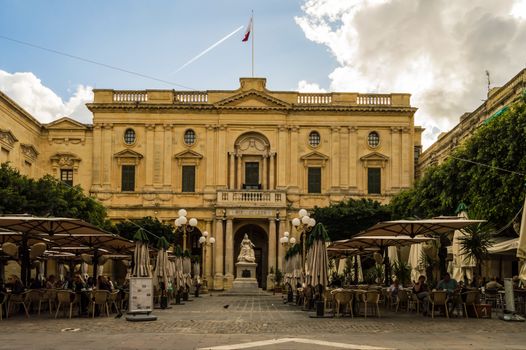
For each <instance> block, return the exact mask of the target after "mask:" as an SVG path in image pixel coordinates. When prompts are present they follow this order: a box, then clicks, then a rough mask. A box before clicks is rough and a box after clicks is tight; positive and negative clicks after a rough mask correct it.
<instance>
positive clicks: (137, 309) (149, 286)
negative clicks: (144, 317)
mask: <svg viewBox="0 0 526 350" xmlns="http://www.w3.org/2000/svg"><path fill="white" fill-rule="evenodd" d="M129 305H130V306H129V312H130V313H149V312H152V311H153V279H152V278H151V277H131V278H130V301H129Z"/></svg>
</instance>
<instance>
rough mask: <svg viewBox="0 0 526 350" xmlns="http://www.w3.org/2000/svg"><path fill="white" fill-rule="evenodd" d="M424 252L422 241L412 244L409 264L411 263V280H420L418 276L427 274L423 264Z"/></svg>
mask: <svg viewBox="0 0 526 350" xmlns="http://www.w3.org/2000/svg"><path fill="white" fill-rule="evenodd" d="M422 253H423V247H422V243H416V244H412V245H411V248H410V250H409V259H408V260H409V261H408V262H409V265H411V281H414V282H416V281H418V277H420V276H421V275H424V276H425V275H426V269H425V267H424V266H422V264H421V259H422V258H421V257H422Z"/></svg>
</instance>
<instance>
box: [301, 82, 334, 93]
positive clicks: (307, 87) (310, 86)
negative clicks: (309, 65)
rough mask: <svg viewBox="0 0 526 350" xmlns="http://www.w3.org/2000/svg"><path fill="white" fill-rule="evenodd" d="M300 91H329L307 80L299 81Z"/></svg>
mask: <svg viewBox="0 0 526 350" xmlns="http://www.w3.org/2000/svg"><path fill="white" fill-rule="evenodd" d="M298 91H299V92H327V90H325V89H323V88H322V87H320V85H318V84H316V83H309V82H308V81H306V80H301V81H300V82H299V83H298Z"/></svg>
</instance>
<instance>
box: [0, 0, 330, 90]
mask: <svg viewBox="0 0 526 350" xmlns="http://www.w3.org/2000/svg"><path fill="white" fill-rule="evenodd" d="M301 4H302V2H301V1H298V0H286V1H283V0H272V1H247V0H244V1H234V0H229V1H151V2H146V1H83V2H80V1H45V2H44V1H7V2H5V3H4V4H3V6H2V11H1V12H0V34H1V35H4V36H7V37H12V38H16V39H19V40H23V41H27V42H30V43H34V44H37V45H41V46H45V47H48V48H53V49H56V50H60V51H64V52H67V53H71V54H74V55H77V56H81V57H84V58H89V59H92V60H95V61H100V62H103V63H106V64H110V65H114V66H118V67H122V68H126V69H129V70H133V71H137V72H141V73H144V74H147V75H151V76H155V77H159V78H162V79H165V80H169V81H173V82H176V83H178V84H181V85H184V86H189V87H192V88H194V89H234V88H236V87H237V85H238V79H239V77H240V76H249V75H250V74H251V64H250V62H251V59H250V57H251V54H250V52H251V50H250V43H242V42H241V38H242V36H243V32H244V29H243V30H241V31H240V32H238V33H237V34H236V35H234V36H233V37H231V38H229V39H228V40H226V41H225V42H223V43H222V44H220V45H219V46H217V47H216V48H215V49H213V50H212V51H210V52H209V53H207V54H206V55H204V56H203V57H202V58H200V59H199V60H197V61H195V62H194V63H192V64H190V65H189V66H188V67H186V68H184V69H183V70H181V71H180V72H178V73H177V74H173V73H174V71H175V70H176V69H177V68H178V67H180V66H182V65H183V64H184V63H185V62H187V61H188V60H189V59H191V58H192V57H194V56H195V55H197V54H198V53H200V52H201V51H202V50H204V49H206V48H207V47H209V46H210V45H211V44H213V43H215V42H216V41H218V40H219V39H221V38H222V37H224V36H226V35H227V34H228V33H231V32H232V31H233V30H235V29H236V28H238V27H239V26H246V25H247V23H248V20H249V17H250V13H251V10H252V9H253V10H254V11H255V74H256V75H257V76H265V77H268V83H269V87H270V88H271V89H277V90H293V89H296V88H297V86H298V81H300V80H312V81H317V82H319V83H320V84H323V85H325V86H326V87H327V88H328V85H329V78H328V73H329V72H330V70H331V69H332V68H333V67H334V66H335V62H334V59H333V58H332V57H331V55H330V54H329V53H328V51H327V49H326V48H325V47H323V46H321V45H318V44H315V43H313V42H311V41H310V40H308V39H307V38H306V37H305V35H304V33H303V31H302V30H301V28H300V27H299V26H298V25H297V24H296V23H295V21H294V17H295V16H298V15H300V14H301ZM0 50H1V52H2V55H1V56H2V57H1V58H0V69H3V70H5V71H8V72H20V71H30V72H33V73H34V74H35V75H36V76H38V77H39V78H40V79H41V80H42V82H43V84H45V85H46V86H48V87H50V88H51V89H52V90H53V91H55V92H56V93H58V94H59V95H60V96H61V97H62V98H67V97H68V96H69V94H70V93H71V90H74V89H75V87H76V86H77V85H78V84H84V85H90V86H94V87H98V88H115V89H121V88H125V89H145V88H170V89H171V88H175V89H181V88H179V87H177V86H168V85H165V84H163V83H159V82H155V81H150V80H146V79H142V78H139V77H135V76H132V75H128V74H125V73H121V72H117V71H112V70H108V69H106V68H102V67H98V66H93V65H90V64H87V63H84V62H79V61H76V60H72V59H70V58H67V57H62V56H57V55H55V54H52V53H48V52H45V51H40V50H36V49H33V48H29V47H24V46H22V45H19V44H16V43H12V42H9V41H5V40H0Z"/></svg>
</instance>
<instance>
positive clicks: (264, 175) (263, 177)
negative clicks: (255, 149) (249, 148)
mask: <svg viewBox="0 0 526 350" xmlns="http://www.w3.org/2000/svg"><path fill="white" fill-rule="evenodd" d="M261 160H262V169H261V189H262V190H267V189H268V187H267V175H268V174H267V160H268V156H267V155H263V158H261Z"/></svg>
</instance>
